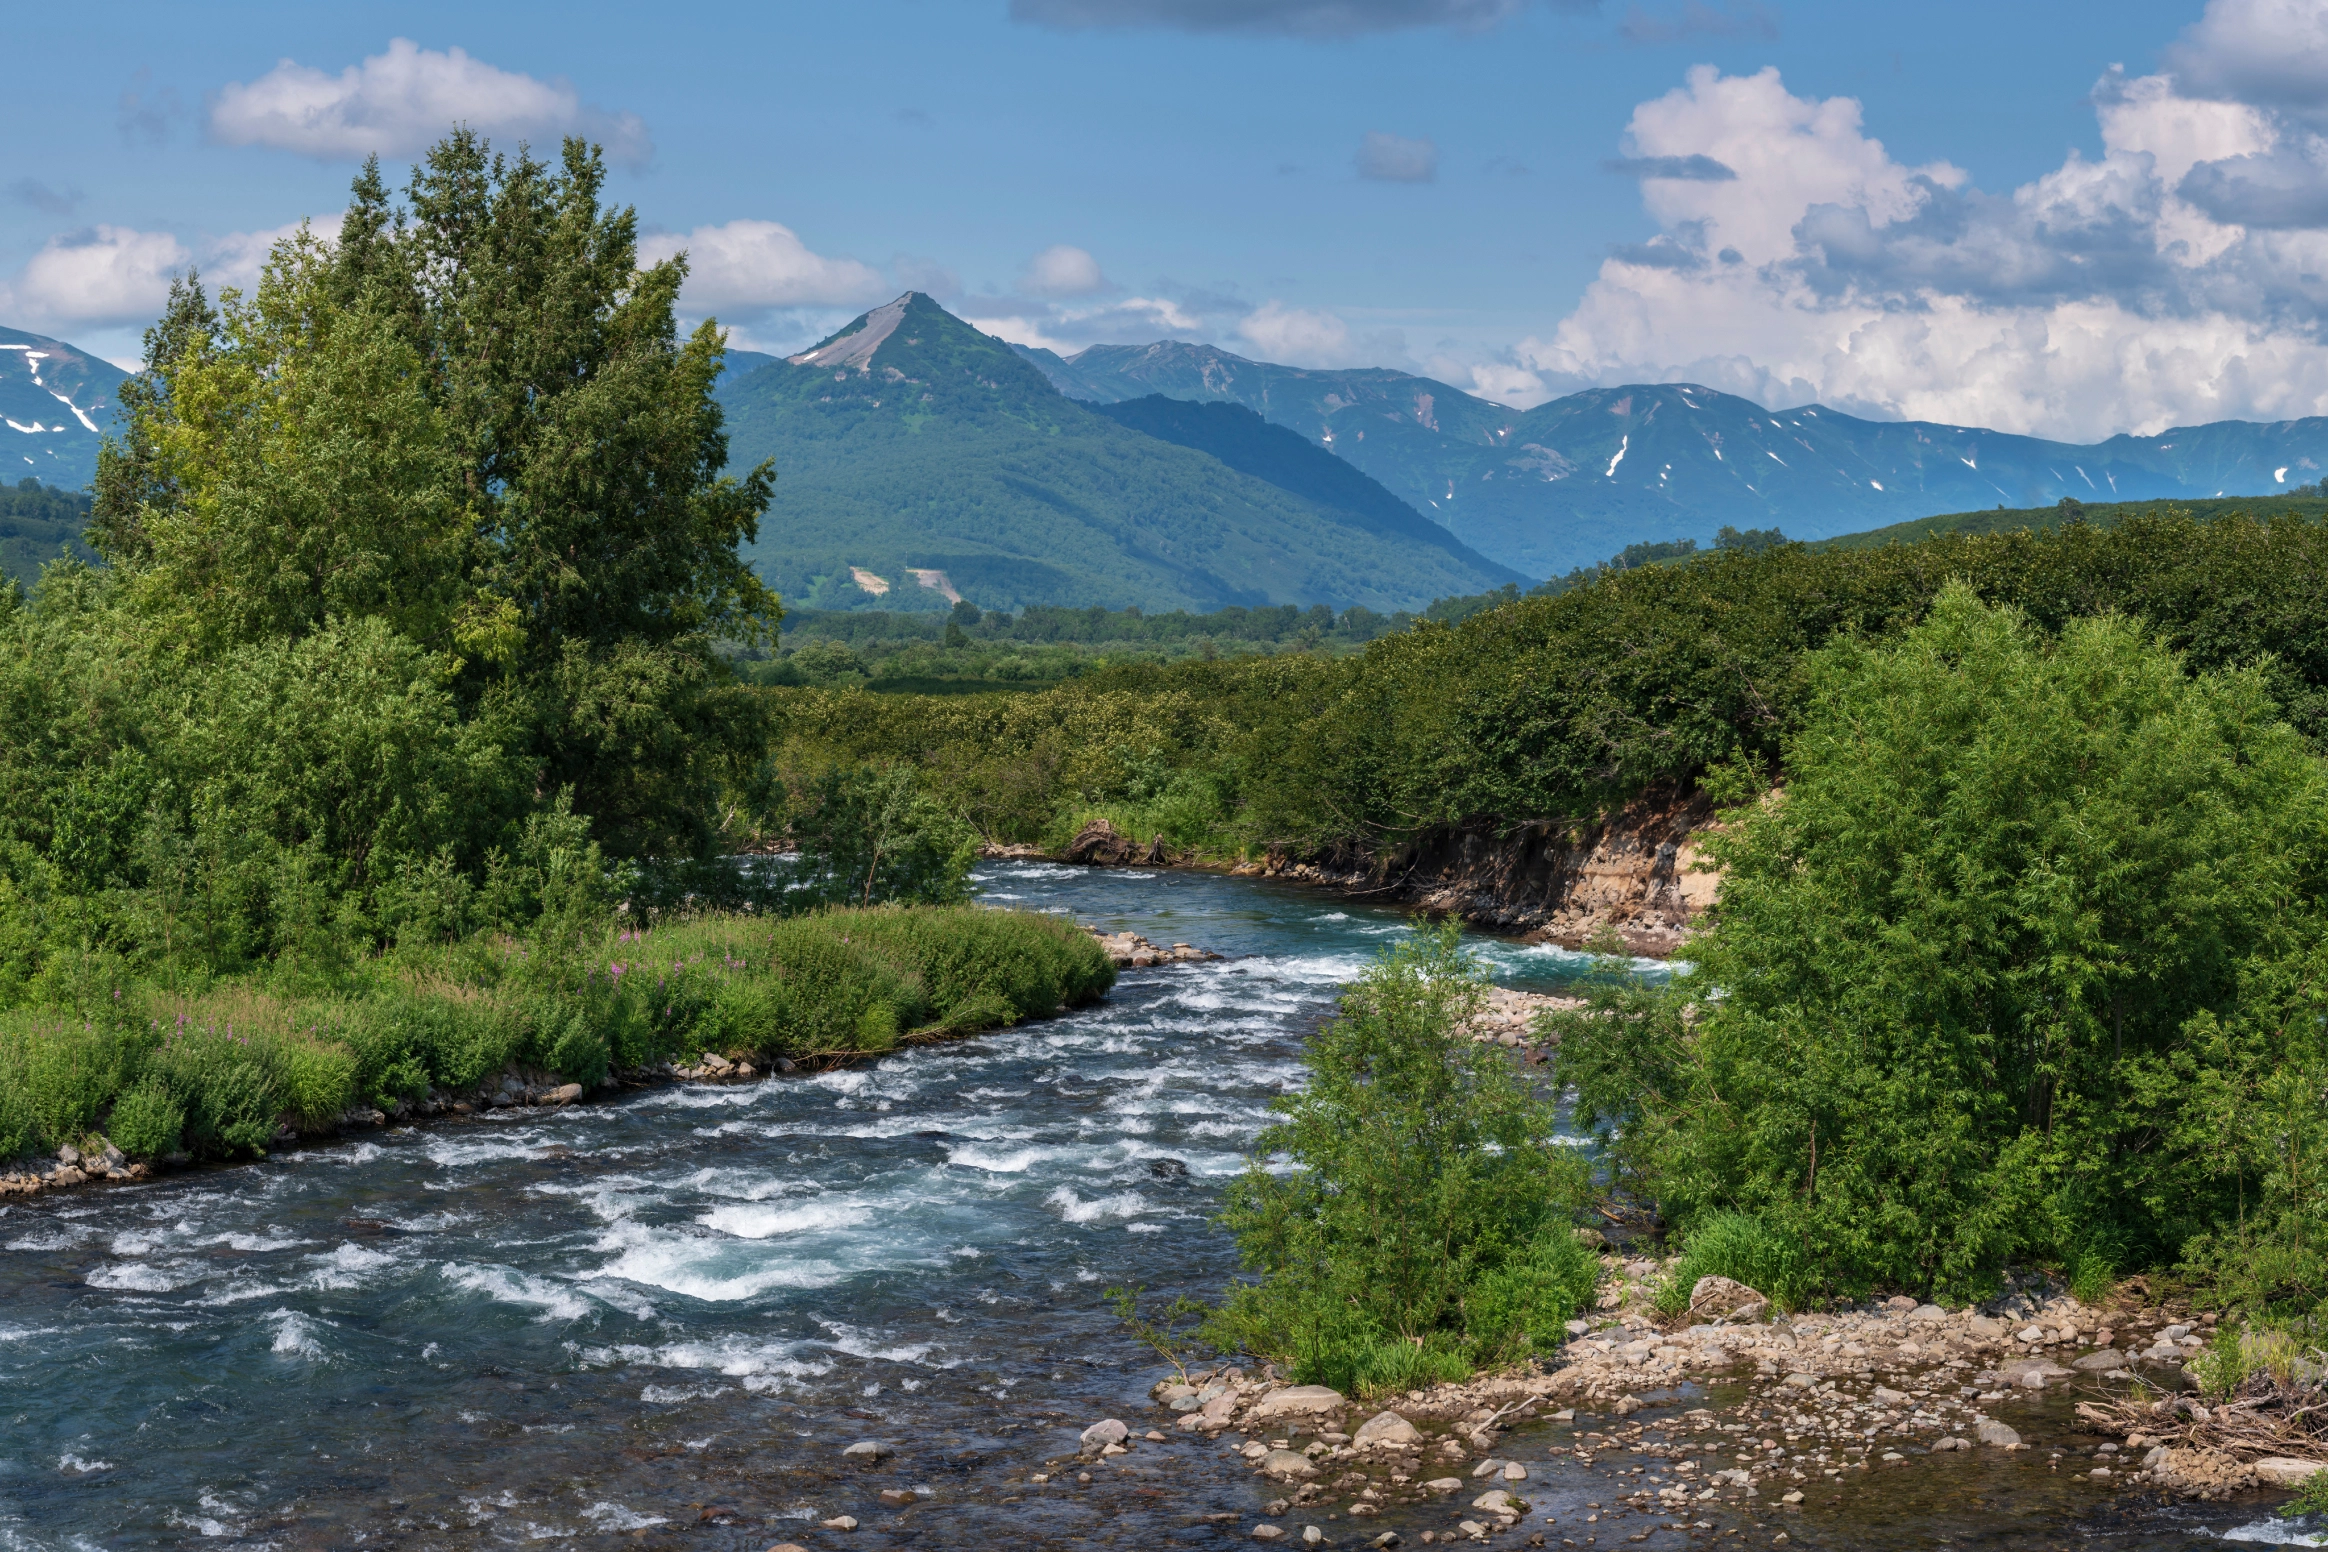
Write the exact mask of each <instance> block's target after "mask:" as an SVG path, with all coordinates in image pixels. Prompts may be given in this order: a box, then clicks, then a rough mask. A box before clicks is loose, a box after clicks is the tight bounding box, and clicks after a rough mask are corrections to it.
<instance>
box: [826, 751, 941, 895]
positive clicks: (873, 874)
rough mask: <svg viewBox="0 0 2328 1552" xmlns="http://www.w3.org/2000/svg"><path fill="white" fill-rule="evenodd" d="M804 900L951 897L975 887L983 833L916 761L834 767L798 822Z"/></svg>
mask: <svg viewBox="0 0 2328 1552" xmlns="http://www.w3.org/2000/svg"><path fill="white" fill-rule="evenodd" d="M793 834H794V836H795V837H796V839H797V840H798V842H799V846H800V851H799V857H798V862H797V866H796V868H795V872H794V889H793V891H792V893H793V894H794V895H795V896H796V897H797V898H798V899H800V900H801V901H803V902H804V903H818V904H834V905H858V906H865V905H880V904H887V903H890V902H899V903H906V904H916V905H951V904H954V903H956V902H958V901H961V900H966V899H968V898H969V895H970V865H971V863H972V862H974V861H976V860H977V856H978V836H977V832H975V831H973V830H972V829H971V828H970V827H969V826H968V825H966V824H964V823H963V822H962V821H961V820H960V819H958V818H956V817H955V816H954V815H953V814H951V813H949V812H948V811H947V810H946V809H944V808H942V807H940V806H939V805H938V804H937V803H935V802H933V801H932V800H931V799H930V798H929V797H928V796H926V795H925V794H924V793H923V791H922V789H921V781H920V778H919V776H918V775H917V773H916V772H915V771H914V769H913V768H912V767H911V766H906V765H892V766H887V767H865V768H859V769H839V768H836V769H833V770H830V771H827V772H826V773H825V774H824V776H823V777H822V778H820V779H819V780H818V781H817V782H816V783H815V784H814V786H813V788H812V789H811V799H810V804H809V806H808V808H807V810H806V811H805V812H804V813H802V814H801V815H799V816H798V817H797V818H796V819H795V820H794V823H793Z"/></svg>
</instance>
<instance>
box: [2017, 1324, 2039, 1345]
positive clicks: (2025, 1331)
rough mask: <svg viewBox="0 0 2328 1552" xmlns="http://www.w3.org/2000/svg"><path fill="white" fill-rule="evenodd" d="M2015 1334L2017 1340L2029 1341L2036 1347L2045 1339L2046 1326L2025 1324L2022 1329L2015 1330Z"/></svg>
mask: <svg viewBox="0 0 2328 1552" xmlns="http://www.w3.org/2000/svg"><path fill="white" fill-rule="evenodd" d="M2013 1336H2014V1338H2015V1339H2016V1340H2018V1341H2022V1342H2027V1343H2028V1344H2029V1345H2030V1346H2032V1347H2034V1346H2036V1345H2037V1344H2038V1343H2039V1342H2042V1341H2044V1340H2045V1328H2044V1327H2043V1326H2023V1327H2022V1328H2021V1329H2020V1330H2018V1331H2016V1332H2014V1333H2013Z"/></svg>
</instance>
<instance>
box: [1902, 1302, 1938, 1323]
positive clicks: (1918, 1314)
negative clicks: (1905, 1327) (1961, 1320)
mask: <svg viewBox="0 0 2328 1552" xmlns="http://www.w3.org/2000/svg"><path fill="white" fill-rule="evenodd" d="M1908 1318H1909V1319H1910V1320H1913V1321H1915V1322H1917V1323H1918V1324H1920V1325H1926V1326H1936V1325H1939V1324H1940V1323H1941V1322H1942V1321H1944V1320H1946V1319H1947V1318H1948V1312H1947V1311H1946V1310H1944V1309H1942V1308H1941V1307H1940V1306H1939V1305H1937V1304H1919V1305H1917V1306H1916V1307H1915V1308H1914V1309H1912V1310H1910V1311H1909V1312H1908Z"/></svg>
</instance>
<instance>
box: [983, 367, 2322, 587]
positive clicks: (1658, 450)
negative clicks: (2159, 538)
mask: <svg viewBox="0 0 2328 1552" xmlns="http://www.w3.org/2000/svg"><path fill="white" fill-rule="evenodd" d="M1020 353H1021V354H1022V355H1023V356H1025V357H1026V358H1027V359H1028V360H1030V361H1032V362H1033V363H1034V364H1035V365H1036V366H1038V367H1039V368H1041V369H1042V370H1043V371H1044V373H1045V374H1046V375H1047V376H1049V377H1050V379H1051V380H1052V382H1053V383H1054V384H1056V385H1057V386H1058V388H1059V390H1060V391H1061V392H1062V393H1066V394H1068V395H1070V396H1074V397H1081V398H1086V399H1090V400H1092V401H1093V402H1095V403H1102V404H1104V403H1114V402H1120V401H1122V400H1124V399H1128V398H1133V397H1138V396H1141V395H1146V394H1163V395H1166V396H1168V397H1172V398H1179V399H1186V400H1190V401H1193V402H1231V403H1237V404H1242V405H1244V406H1246V407H1247V408H1249V409H1251V410H1253V411H1255V412H1256V413H1258V414H1260V415H1262V416H1264V417H1265V418H1267V419H1269V420H1271V421H1273V422H1274V423H1276V424H1278V425H1281V426H1284V427H1286V428H1287V429H1289V430H1292V431H1296V432H1299V433H1300V434H1301V435H1302V436H1304V437H1306V438H1308V439H1310V440H1311V441H1312V442H1314V443H1315V444H1316V445H1317V446H1319V447H1322V448H1326V449H1330V450H1331V451H1333V452H1334V453H1336V454H1338V455H1339V456H1341V457H1342V458H1344V459H1346V460H1348V461H1349V462H1350V463H1351V464H1353V465H1354V466H1356V467H1357V468H1360V469H1362V470H1364V471H1365V472H1367V473H1368V474H1371V475H1373V476H1374V477H1375V478H1376V479H1377V480H1379V481H1380V482H1381V483H1382V484H1383V485H1385V486H1387V487H1388V488H1389V489H1391V490H1392V491H1394V492H1396V493H1397V494H1398V495H1400V496H1403V497H1405V498H1406V499H1407V500H1408V501H1410V502H1412V503H1413V504H1414V505H1415V506H1416V508H1417V510H1419V511H1422V512H1425V513H1427V514H1428V515H1430V516H1431V517H1433V518H1434V519H1436V520H1437V521H1439V522H1441V523H1444V524H1445V525H1446V526H1447V528H1448V529H1449V531H1450V532H1452V533H1454V534H1455V535H1456V536H1457V537H1458V538H1460V539H1462V540H1463V541H1464V542H1465V543H1467V544H1469V545H1470V546H1471V547H1472V548H1474V549H1476V550H1478V551H1479V552H1480V553H1481V554H1483V555H1486V556H1487V557H1488V558H1490V559H1491V560H1497V561H1500V562H1502V563H1503V564H1505V565H1508V566H1511V567H1513V568H1515V569H1516V570H1519V571H1522V572H1525V573H1527V574H1528V575H1530V576H1534V577H1544V576H1552V575H1558V574H1561V573H1564V572H1566V571H1568V570H1569V569H1571V568H1573V567H1576V566H1580V565H1589V564H1591V563H1593V562H1595V561H1597V560H1600V559H1602V558H1604V557H1606V556H1608V555H1611V554H1614V553H1616V552H1617V551H1619V550H1621V549H1623V548H1624V547H1625V546H1626V545H1628V544H1632V543H1636V542H1639V541H1643V540H1664V539H1682V538H1690V539H1696V540H1699V541H1700V542H1701V543H1702V542H1705V541H1707V540H1710V539H1712V538H1713V536H1714V534H1715V532H1716V530H1718V529H1719V528H1721V527H1722V526H1724V525H1729V526H1734V527H1740V528H1748V527H1762V526H1778V527H1783V528H1784V529H1785V530H1786V532H1787V533H1788V534H1789V535H1790V536H1793V537H1797V538H1804V539H1817V538H1825V537H1829V536H1833V535H1839V534H1844V533H1850V532H1856V531H1860V530H1865V529H1869V528H1877V527H1884V526H1887V525H1890V524H1894V523H1900V522H1905V521H1909V520H1912V519H1915V518H1919V517H1929V516H1935V515H1940V514H1944V513H1952V512H1962V511H1968V510H1973V509H1977V508H1982V507H1990V506H1997V505H2003V506H2007V507H2034V506H2045V505H2050V504H2052V503H2053V502H2056V501H2058V500H2059V499H2060V498H2062V497H2063V496H2074V497H2077V498H2078V499H2080V500H2099V501H2113V500H2178V499H2179V500H2200V499H2207V498H2212V497H2215V496H2218V495H2233V496H2246V495H2262V494H2268V493H2270V492H2272V491H2275V490H2285V489H2287V488H2289V487H2290V486H2293V485H2297V484H2305V483H2310V482H2311V481H2313V480H2316V479H2318V478H2319V477H2320V476H2321V475H2322V473H2323V472H2328V417H2311V418H2308V419H2303V420H2290V421H2278V422H2271V423H2258V422H2252V421H2217V422H2214V423H2212V424H2208V425H2203V426H2189V427H2178V428H2175V429H2173V430H2169V431H2164V432H2161V433H2159V434H2158V435H2156V436H2148V437H2136V436H2116V437H2112V438H2110V439H2109V440H2107V441H2105V442H2100V443H2095V444H2091V445H2081V444H2074V443H2066V442H2054V441H2048V440H2046V439H2044V438H2040V437H2025V436H2016V435H2012V434H2009V433H2005V432H1998V431H1988V430H1983V429H1981V428H1979V427H1972V426H1946V425H1939V424H1934V423H1930V422H1922V421H1875V420H1867V419H1863V418H1861V417H1858V416H1853V415H1846V414H1844V413H1842V412H1840V411H1837V410H1831V409H1828V408H1826V407H1824V406H1822V405H1806V406H1804V407H1802V408H1799V409H1793V410H1784V411H1776V412H1774V411H1770V410H1766V409H1764V408H1762V407H1761V406H1760V405H1758V404H1755V403H1754V402H1752V401H1751V400H1747V399H1741V398H1738V397H1737V396H1735V395H1732V394H1725V393H1719V392H1716V391H1714V390H1712V389H1709V388H1703V387H1698V386H1696V385H1694V384H1686V383H1661V384H1636V385H1633V386H1629V387H1621V388H1596V389H1590V390H1587V391H1585V392H1583V393H1577V394H1571V395H1568V396H1567V397H1565V398H1560V399H1554V400H1552V401H1550V402H1549V403H1546V404H1540V405H1538V406H1536V408H1534V409H1532V410H1526V411H1518V410H1511V409H1506V408H1504V407H1503V406H1500V405H1496V404H1491V403H1489V402H1488V401H1486V400H1484V399H1479V398H1475V397H1473V396H1471V395H1469V394H1466V393H1464V392H1463V391H1462V390H1460V389H1457V388H1453V387H1450V386H1449V385H1447V384H1446V383H1442V382H1438V381H1435V380H1433V379H1431V378H1426V377H1416V376H1412V375H1409V374H1406V373H1400V372H1392V371H1387V370H1382V369H1365V370H1354V371H1323V370H1319V371H1312V370H1307V369H1303V368H1298V367H1286V366H1277V365H1272V364H1270V363H1267V362H1257V361H1248V360H1246V359H1245V358H1243V357H1241V356H1237V355H1233V354H1231V353H1230V352H1227V351H1224V350H1220V349H1218V348H1217V347H1214V346H1210V345H1189V344H1182V343H1179V342H1176V341H1164V342H1159V343H1157V344H1154V345H1143V346H1125V345H1094V346H1092V347H1091V348H1089V349H1087V350H1084V351H1080V352H1078V353H1077V354H1075V355H1074V356H1070V357H1061V356H1058V355H1056V354H1054V353H1053V352H1050V351H1045V350H1033V349H1027V348H1024V347H1021V350H1020Z"/></svg>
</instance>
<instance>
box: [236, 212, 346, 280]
mask: <svg viewBox="0 0 2328 1552" xmlns="http://www.w3.org/2000/svg"><path fill="white" fill-rule="evenodd" d="M302 226H304V227H306V228H307V229H308V230H309V231H310V232H312V233H314V234H315V236H317V237H319V238H321V239H322V240H323V241H324V242H325V243H327V244H328V243H333V242H336V241H338V240H339V229H340V216H339V215H338V214H337V213H334V214H332V215H328V216H314V217H311V218H309V219H308V220H305V221H288V222H285V223H284V224H283V225H281V226H271V227H268V228H267V229H266V230H264V231H258V232H229V233H227V234H226V235H225V236H224V237H216V238H213V239H211V240H210V242H209V243H207V244H205V248H206V250H207V251H206V253H205V256H204V258H203V261H202V283H203V285H204V286H205V287H206V288H207V289H208V290H209V291H210V292H211V294H212V295H214V296H215V295H216V294H217V293H218V290H219V288H220V287H222V286H237V287H240V288H241V289H242V290H244V291H248V290H250V289H251V288H252V287H253V286H256V285H257V284H258V283H259V271H260V270H262V269H264V268H266V265H267V259H268V257H269V256H270V255H272V254H273V253H274V251H275V245H276V244H277V243H282V242H288V241H289V240H290V239H292V238H294V237H296V236H298V235H299V229H300V228H301V227H302Z"/></svg>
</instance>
